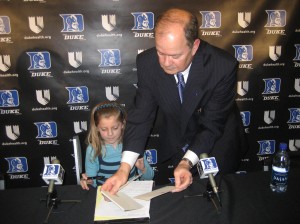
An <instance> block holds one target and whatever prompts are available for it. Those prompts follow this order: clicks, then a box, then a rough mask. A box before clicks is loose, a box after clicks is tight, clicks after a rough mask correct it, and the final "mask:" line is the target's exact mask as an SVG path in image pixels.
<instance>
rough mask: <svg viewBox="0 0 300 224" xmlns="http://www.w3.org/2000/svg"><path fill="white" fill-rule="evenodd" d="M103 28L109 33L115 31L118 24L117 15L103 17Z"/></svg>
mask: <svg viewBox="0 0 300 224" xmlns="http://www.w3.org/2000/svg"><path fill="white" fill-rule="evenodd" d="M101 18H102V26H103V28H104V29H106V30H107V31H108V32H110V31H112V30H114V29H115V28H116V25H117V22H116V15H114V14H113V15H102V16H101Z"/></svg>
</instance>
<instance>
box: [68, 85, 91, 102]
mask: <svg viewBox="0 0 300 224" xmlns="http://www.w3.org/2000/svg"><path fill="white" fill-rule="evenodd" d="M66 89H67V90H68V92H69V100H68V102H67V104H74V103H87V102H89V91H88V88H87V87H86V86H76V87H66Z"/></svg>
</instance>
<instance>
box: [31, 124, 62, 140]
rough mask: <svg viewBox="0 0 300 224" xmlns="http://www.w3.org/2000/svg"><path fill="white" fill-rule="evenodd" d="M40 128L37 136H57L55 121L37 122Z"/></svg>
mask: <svg viewBox="0 0 300 224" xmlns="http://www.w3.org/2000/svg"><path fill="white" fill-rule="evenodd" d="M34 124H35V125H36V127H37V130H38V135H37V136H36V138H55V137H57V124H56V122H54V121H49V122H35V123H34Z"/></svg>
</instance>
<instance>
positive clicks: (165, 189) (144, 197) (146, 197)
mask: <svg viewBox="0 0 300 224" xmlns="http://www.w3.org/2000/svg"><path fill="white" fill-rule="evenodd" d="M173 189H175V186H165V187H162V188H159V189H156V190H154V191H152V192H148V193H145V194H141V195H138V196H135V197H134V198H136V199H141V200H145V201H149V200H151V199H152V198H155V197H157V196H159V195H162V194H165V193H168V192H170V191H172V190H173Z"/></svg>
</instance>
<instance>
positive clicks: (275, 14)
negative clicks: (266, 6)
mask: <svg viewBox="0 0 300 224" xmlns="http://www.w3.org/2000/svg"><path fill="white" fill-rule="evenodd" d="M266 13H267V14H268V21H267V24H266V25H265V27H284V26H285V25H286V11H285V10H266Z"/></svg>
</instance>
